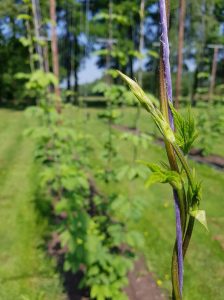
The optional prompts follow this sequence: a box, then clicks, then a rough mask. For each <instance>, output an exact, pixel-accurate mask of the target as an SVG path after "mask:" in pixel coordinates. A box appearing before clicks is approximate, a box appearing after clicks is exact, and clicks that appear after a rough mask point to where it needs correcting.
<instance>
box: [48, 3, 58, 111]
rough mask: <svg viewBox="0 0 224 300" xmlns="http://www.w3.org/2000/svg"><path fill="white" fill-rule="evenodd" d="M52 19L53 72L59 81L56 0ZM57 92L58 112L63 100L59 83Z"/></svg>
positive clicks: (51, 4) (52, 7)
mask: <svg viewBox="0 0 224 300" xmlns="http://www.w3.org/2000/svg"><path fill="white" fill-rule="evenodd" d="M50 19H51V51H52V64H53V73H54V75H55V77H56V78H57V79H58V82H59V62H58V40H57V31H56V27H57V20H56V4H55V0H50ZM55 94H56V98H57V101H56V109H57V112H58V113H60V112H61V102H60V88H59V84H57V85H56V86H55Z"/></svg>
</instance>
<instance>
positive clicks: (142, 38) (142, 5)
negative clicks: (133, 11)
mask: <svg viewBox="0 0 224 300" xmlns="http://www.w3.org/2000/svg"><path fill="white" fill-rule="evenodd" d="M144 17H145V0H141V4H140V38H139V53H140V55H142V54H143V48H144ZM142 75H143V59H142V57H141V58H140V60H139V73H138V83H139V85H140V86H141V87H142V77H143V76H142Z"/></svg>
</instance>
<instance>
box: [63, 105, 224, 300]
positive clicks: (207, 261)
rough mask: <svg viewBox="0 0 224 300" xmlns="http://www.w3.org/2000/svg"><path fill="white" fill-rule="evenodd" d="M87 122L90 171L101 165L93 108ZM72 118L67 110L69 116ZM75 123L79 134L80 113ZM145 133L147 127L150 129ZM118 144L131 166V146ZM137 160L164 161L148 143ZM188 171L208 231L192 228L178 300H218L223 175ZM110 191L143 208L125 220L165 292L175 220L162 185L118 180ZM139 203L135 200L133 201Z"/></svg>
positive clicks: (222, 272)
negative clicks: (197, 185)
mask: <svg viewBox="0 0 224 300" xmlns="http://www.w3.org/2000/svg"><path fill="white" fill-rule="evenodd" d="M89 113H90V119H89V121H88V122H85V131H87V132H89V133H91V134H93V136H94V137H97V138H95V139H93V141H92V143H93V147H94V149H95V152H94V154H93V155H92V156H91V157H92V162H93V164H94V165H95V167H97V166H99V165H102V164H103V163H102V158H101V156H100V151H101V150H102V143H103V140H104V133H105V132H106V130H107V129H106V125H102V124H103V123H102V121H99V120H97V119H96V114H97V110H94V109H92V110H89ZM124 114H125V118H124V119H123V120H121V123H122V124H128V125H130V124H132V122H133V118H132V114H131V113H130V109H129V110H127V111H126V110H124ZM69 115H70V116H71V117H72V116H74V113H73V112H70V114H69ZM75 116H76V117H75V118H74V117H73V118H74V120H75V123H76V128H77V130H79V131H80V130H83V123H82V125H80V123H79V120H80V119H82V120H83V116H82V114H81V112H80V111H79V112H78V113H77V112H76V114H75ZM147 123H148V124H149V127H150V128H151V120H150V118H149V117H147V115H146V114H145V113H144V112H142V119H141V122H140V126H141V127H143V128H144V129H145V130H147ZM150 130H151V129H149V131H150ZM115 142H116V143H117V144H119V154H120V161H119V160H118V162H116V165H115V167H118V166H119V164H120V162H121V163H122V164H123V163H124V162H127V163H128V162H129V163H131V161H132V145H131V144H128V142H127V141H126V142H122V141H120V140H119V137H118V138H117V139H116V141H115ZM138 159H145V160H148V161H151V162H152V161H161V160H165V159H166V157H165V154H164V150H163V149H162V148H161V147H160V146H157V145H155V144H150V145H149V147H148V149H147V150H145V151H142V150H140V151H139V153H138ZM191 165H192V167H196V169H197V173H198V176H199V180H202V182H203V196H204V197H203V202H202V203H201V207H202V208H203V209H205V210H206V211H207V219H208V224H209V233H208V232H206V231H205V229H204V228H202V227H201V225H200V224H196V226H195V231H194V234H193V238H192V242H191V245H190V248H189V252H188V255H187V257H186V263H185V273H184V275H185V278H184V279H185V285H184V300H199V299H203V300H211V299H216V300H217V299H218V300H221V299H223V295H224V290H223V276H224V254H223V247H224V246H223V244H224V236H223V228H224V215H223V211H224V202H223V193H224V174H223V173H222V172H220V171H217V170H215V169H212V168H211V167H208V166H204V165H199V164H196V163H195V162H193V161H191ZM98 184H99V185H100V186H101V188H102V189H105V191H106V190H108V187H105V186H104V185H103V184H102V182H98ZM110 190H111V192H112V191H114V190H118V191H120V192H122V193H124V194H127V195H128V196H129V201H135V198H136V196H137V197H138V199H140V201H142V202H143V203H144V205H146V208H145V209H144V213H143V216H142V219H141V221H140V222H138V223H133V222H132V221H131V220H129V222H128V223H129V224H128V226H130V227H133V228H136V229H138V230H140V231H141V232H142V233H144V235H145V246H144V249H143V252H144V255H145V257H146V261H147V265H148V267H149V269H150V271H152V272H153V273H154V276H155V280H160V282H162V285H161V286H162V287H163V288H165V289H168V290H169V292H170V290H171V286H170V262H171V255H172V248H173V243H174V237H175V227H174V224H175V220H174V209H173V201H172V194H171V191H170V189H169V188H167V187H165V186H163V185H155V186H153V187H152V188H151V189H150V190H146V189H145V188H144V181H140V180H136V181H134V182H129V181H128V180H124V181H122V182H121V183H118V184H116V185H113V186H112V187H111V188H110ZM138 201H139V200H138Z"/></svg>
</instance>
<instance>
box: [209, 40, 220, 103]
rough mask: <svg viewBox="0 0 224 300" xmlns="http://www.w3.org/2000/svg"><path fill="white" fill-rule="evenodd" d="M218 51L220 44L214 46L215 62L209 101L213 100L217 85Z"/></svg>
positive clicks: (213, 63)
mask: <svg viewBox="0 0 224 300" xmlns="http://www.w3.org/2000/svg"><path fill="white" fill-rule="evenodd" d="M218 51H219V48H218V46H215V47H214V54H213V62H212V73H211V81H210V88H209V101H210V102H212V97H213V93H214V87H215V80H216V71H217V59H218Z"/></svg>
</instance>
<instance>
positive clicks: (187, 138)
mask: <svg viewBox="0 0 224 300" xmlns="http://www.w3.org/2000/svg"><path fill="white" fill-rule="evenodd" d="M170 109H171V111H172V114H173V117H174V124H175V128H176V132H175V137H176V142H177V144H178V146H179V147H180V148H181V150H182V151H183V153H184V154H185V155H186V154H188V153H189V151H190V150H191V148H192V145H193V143H194V141H195V140H196V138H197V137H198V133H197V131H196V125H195V121H194V117H193V116H192V113H191V111H190V109H189V110H188V113H187V115H186V116H185V117H183V116H182V115H181V114H180V113H179V112H178V111H177V110H176V109H175V108H174V106H173V105H172V104H171V103H170Z"/></svg>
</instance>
